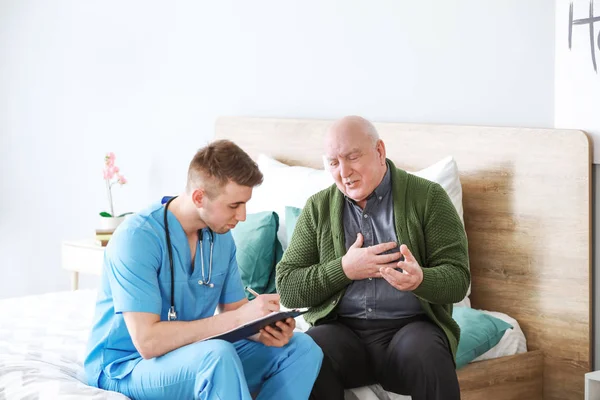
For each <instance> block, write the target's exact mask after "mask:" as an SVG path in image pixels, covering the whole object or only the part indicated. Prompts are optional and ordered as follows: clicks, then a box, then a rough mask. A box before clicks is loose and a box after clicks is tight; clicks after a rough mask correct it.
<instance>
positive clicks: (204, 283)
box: [164, 197, 215, 321]
mask: <svg viewBox="0 0 600 400" xmlns="http://www.w3.org/2000/svg"><path fill="white" fill-rule="evenodd" d="M175 198H176V197H172V198H171V199H169V201H167V204H165V216H164V222H165V237H166V239H167V250H168V252H169V266H170V267H171V308H170V309H169V312H168V313H167V320H169V321H175V320H176V319H177V312H176V311H175V267H173V249H172V246H171V234H170V233H169V221H168V218H167V209H168V208H169V204H171V202H172V201H173V200H175ZM208 233H209V234H210V255H209V257H208V279H206V277H205V276H204V250H203V247H202V230H201V229H200V230H198V241H199V242H200V260H201V263H202V280H200V281H198V284H199V285H201V286H208V287H209V288H214V287H215V284H214V283H212V282H211V281H210V278H211V276H212V262H213V246H214V244H215V234H214V233H213V231H212V229H210V228H208Z"/></svg>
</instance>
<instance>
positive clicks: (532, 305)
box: [0, 117, 591, 400]
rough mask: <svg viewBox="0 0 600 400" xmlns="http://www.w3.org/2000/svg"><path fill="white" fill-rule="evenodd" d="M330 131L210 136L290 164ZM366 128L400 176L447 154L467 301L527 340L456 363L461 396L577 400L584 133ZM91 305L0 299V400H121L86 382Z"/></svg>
mask: <svg viewBox="0 0 600 400" xmlns="http://www.w3.org/2000/svg"><path fill="white" fill-rule="evenodd" d="M328 124H329V121H314V120H281V119H261V118H238V117H224V118H220V119H218V121H217V124H216V137H217V138H229V139H232V140H234V141H235V142H236V143H238V144H239V145H240V146H242V147H243V148H244V149H245V150H246V151H248V152H249V153H250V154H251V155H252V156H254V157H256V156H257V155H258V154H267V155H269V156H271V157H273V158H275V159H278V160H280V161H282V162H284V163H286V164H288V165H302V166H307V167H312V168H322V160H321V153H322V151H321V144H322V136H323V134H324V132H325V129H326V127H327V125H328ZM376 126H377V128H378V130H379V132H380V134H381V137H382V139H383V140H384V141H385V143H386V146H387V151H388V157H389V158H391V159H392V160H393V161H394V162H395V163H396V165H398V166H400V167H402V168H405V169H407V170H417V169H420V168H423V167H425V166H427V165H430V164H432V163H433V162H435V161H437V160H439V159H442V158H443V157H445V156H447V155H449V154H451V155H452V156H453V157H454V158H455V159H456V161H457V163H458V165H459V167H460V178H461V182H462V187H463V201H462V203H463V206H464V222H465V227H466V230H467V235H468V238H469V252H470V258H471V273H472V292H471V295H470V301H471V305H472V307H474V308H477V309H482V310H488V311H490V312H496V313H501V314H502V315H507V316H510V317H512V318H514V319H515V320H516V321H518V324H515V325H516V326H518V327H519V330H522V332H523V334H524V338H526V342H527V347H526V349H527V351H524V349H525V348H524V347H523V348H522V350H521V351H514V350H513V353H511V354H514V355H510V356H504V355H503V354H496V355H495V356H494V357H493V358H491V359H486V360H483V361H478V360H475V362H472V363H470V364H469V365H467V366H466V367H464V368H461V369H460V370H459V371H458V375H459V381H460V385H461V393H462V398H463V399H464V400H472V399H485V400H499V399H508V400H510V399H532V400H536V399H542V398H543V399H561V400H565V399H580V398H583V385H584V381H583V377H584V373H585V372H587V371H589V370H590V365H591V364H590V363H591V354H590V352H591V322H590V321H591V318H590V312H591V308H590V297H591V280H590V262H591V261H590V259H591V258H590V251H591V247H590V232H591V228H590V215H591V213H590V193H591V190H590V168H591V161H590V147H589V143H588V140H587V137H586V136H585V134H583V133H581V132H579V131H567V130H537V129H515V128H500V127H496V128H487V127H486V128H483V127H465V126H440V125H410V124H395V123H380V124H376ZM563 249H569V251H564V250H563ZM564 266H568V268H565V267H564ZM94 300H95V291H93V290H79V291H74V292H62V293H51V294H45V295H39V296H28V297H23V298H13V299H6V300H2V301H0V313H1V315H2V316H3V319H2V322H0V399H23V398H39V399H46V398H47V399H87V398H91V399H125V397H124V396H122V395H119V394H117V393H112V392H106V391H102V390H99V389H96V388H91V387H88V386H86V385H85V384H84V383H83V382H84V381H85V379H84V377H83V366H82V361H83V356H84V350H85V341H86V340H87V334H88V332H89V328H90V325H91V321H92V316H93V306H94ZM299 322H301V321H299ZM299 328H300V327H299ZM502 340H504V341H505V342H506V340H507V339H506V338H505V337H503V339H502ZM499 345H500V343H499ZM484 358H485V357H484ZM346 398H347V400H355V399H360V400H371V399H390V400H399V399H408V397H405V396H399V395H394V394H390V393H385V392H383V390H382V389H381V388H380V387H377V385H374V386H373V387H365V388H357V389H355V390H352V391H347V393H346Z"/></svg>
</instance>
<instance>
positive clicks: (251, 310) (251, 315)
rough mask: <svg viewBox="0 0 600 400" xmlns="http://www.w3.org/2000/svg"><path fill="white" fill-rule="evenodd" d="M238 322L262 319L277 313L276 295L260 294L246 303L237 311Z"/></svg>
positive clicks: (277, 301) (277, 297) (277, 298)
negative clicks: (274, 312)
mask: <svg viewBox="0 0 600 400" xmlns="http://www.w3.org/2000/svg"><path fill="white" fill-rule="evenodd" d="M237 311H238V312H239V315H240V317H239V318H240V322H241V323H246V322H249V321H253V320H255V319H258V318H261V317H264V316H265V315H267V314H270V313H272V312H273V311H279V295H278V294H261V295H259V296H256V298H255V299H254V300H252V301H249V302H247V303H246V304H244V305H243V306H241V307H240V308H238V309H237Z"/></svg>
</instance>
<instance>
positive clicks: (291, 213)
mask: <svg viewBox="0 0 600 400" xmlns="http://www.w3.org/2000/svg"><path fill="white" fill-rule="evenodd" d="M301 212H302V209H301V208H298V207H291V206H286V207H285V234H286V235H287V242H288V244H289V243H290V241H291V240H292V235H293V234H294V228H295V227H296V222H297V221H298V217H299V216H300V213H301Z"/></svg>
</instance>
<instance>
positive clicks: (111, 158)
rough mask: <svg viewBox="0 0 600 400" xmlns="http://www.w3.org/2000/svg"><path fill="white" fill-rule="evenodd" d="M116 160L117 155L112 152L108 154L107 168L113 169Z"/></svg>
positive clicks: (106, 157)
mask: <svg viewBox="0 0 600 400" xmlns="http://www.w3.org/2000/svg"><path fill="white" fill-rule="evenodd" d="M116 158H117V157H116V156H115V153H113V152H112V151H111V152H109V153H106V156H104V164H106V166H107V167H112V166H113V165H114V164H115V159H116Z"/></svg>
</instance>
